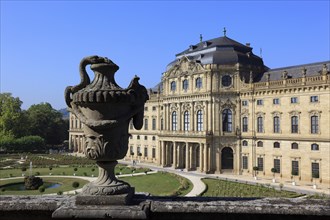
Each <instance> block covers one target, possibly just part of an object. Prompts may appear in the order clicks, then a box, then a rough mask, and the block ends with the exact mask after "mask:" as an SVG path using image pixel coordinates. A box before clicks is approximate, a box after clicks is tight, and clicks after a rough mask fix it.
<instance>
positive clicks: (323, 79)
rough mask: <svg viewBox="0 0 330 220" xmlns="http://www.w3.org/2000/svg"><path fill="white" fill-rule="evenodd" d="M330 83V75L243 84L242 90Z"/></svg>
mask: <svg viewBox="0 0 330 220" xmlns="http://www.w3.org/2000/svg"><path fill="white" fill-rule="evenodd" d="M329 81H330V75H329V74H328V75H319V76H311V77H301V78H294V79H282V80H276V81H268V82H257V83H253V84H248V83H247V84H245V83H243V84H241V88H242V89H266V88H284V87H291V86H301V85H315V84H325V83H328V82H329Z"/></svg>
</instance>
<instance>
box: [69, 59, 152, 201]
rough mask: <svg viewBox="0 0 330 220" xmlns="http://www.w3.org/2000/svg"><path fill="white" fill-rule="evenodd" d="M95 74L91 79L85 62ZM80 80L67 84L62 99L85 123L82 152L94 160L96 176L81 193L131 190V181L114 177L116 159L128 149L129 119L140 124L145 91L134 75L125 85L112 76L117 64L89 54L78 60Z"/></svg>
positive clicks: (135, 125)
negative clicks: (70, 84) (74, 83)
mask: <svg viewBox="0 0 330 220" xmlns="http://www.w3.org/2000/svg"><path fill="white" fill-rule="evenodd" d="M87 65H91V66H90V68H91V69H92V71H93V72H94V74H95V77H94V79H93V81H92V82H90V78H89V76H88V74H87V72H86V66H87ZM79 68H80V78H81V82H80V83H79V84H78V85H76V86H68V87H67V88H66V90H65V101H66V104H67V106H68V110H69V111H70V112H72V113H73V114H75V115H76V116H77V118H78V119H79V120H80V121H81V122H82V123H83V124H84V126H83V131H84V136H85V142H84V153H85V155H86V157H87V158H90V159H93V160H95V161H96V164H97V165H98V167H99V176H98V178H97V179H96V180H95V181H93V182H91V183H89V184H87V185H85V186H84V187H83V189H82V195H90V196H94V195H97V196H108V195H123V194H128V193H131V192H132V188H131V187H130V185H129V184H128V183H126V182H124V181H120V180H118V179H117V178H116V177H115V173H114V169H115V166H116V164H117V160H118V159H122V158H124V157H125V155H126V153H127V150H128V139H129V133H128V126H129V123H130V121H131V120H133V125H134V127H135V129H141V128H142V126H143V114H144V104H145V102H146V101H147V100H148V98H149V97H148V93H147V90H146V88H145V87H144V86H142V85H140V84H139V78H138V77H137V76H135V77H134V78H133V80H132V81H131V83H130V85H129V86H128V88H126V89H122V88H121V87H119V86H118V85H117V83H116V82H115V79H114V74H115V72H116V71H117V70H118V69H119V67H118V66H117V65H116V64H115V63H113V62H112V61H111V60H109V59H107V58H106V57H99V56H89V57H85V58H83V59H82V61H81V62H80V66H79Z"/></svg>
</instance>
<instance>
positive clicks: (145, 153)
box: [144, 147, 148, 157]
mask: <svg viewBox="0 0 330 220" xmlns="http://www.w3.org/2000/svg"><path fill="white" fill-rule="evenodd" d="M144 157H148V147H145V148H144Z"/></svg>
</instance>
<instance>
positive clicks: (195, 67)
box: [165, 56, 204, 77]
mask: <svg viewBox="0 0 330 220" xmlns="http://www.w3.org/2000/svg"><path fill="white" fill-rule="evenodd" d="M200 70H204V67H203V65H202V64H200V63H197V62H195V61H193V60H190V59H189V58H188V57H186V56H183V57H182V58H181V59H180V61H179V62H178V63H176V64H175V65H174V66H173V67H171V68H170V69H169V70H168V71H167V72H166V73H165V77H176V76H181V75H189V74H192V73H194V72H197V71H200Z"/></svg>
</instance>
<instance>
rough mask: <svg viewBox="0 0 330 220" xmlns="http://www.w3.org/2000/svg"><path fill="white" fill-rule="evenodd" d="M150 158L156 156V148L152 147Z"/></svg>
mask: <svg viewBox="0 0 330 220" xmlns="http://www.w3.org/2000/svg"><path fill="white" fill-rule="evenodd" d="M152 158H156V148H155V147H153V148H152Z"/></svg>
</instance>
